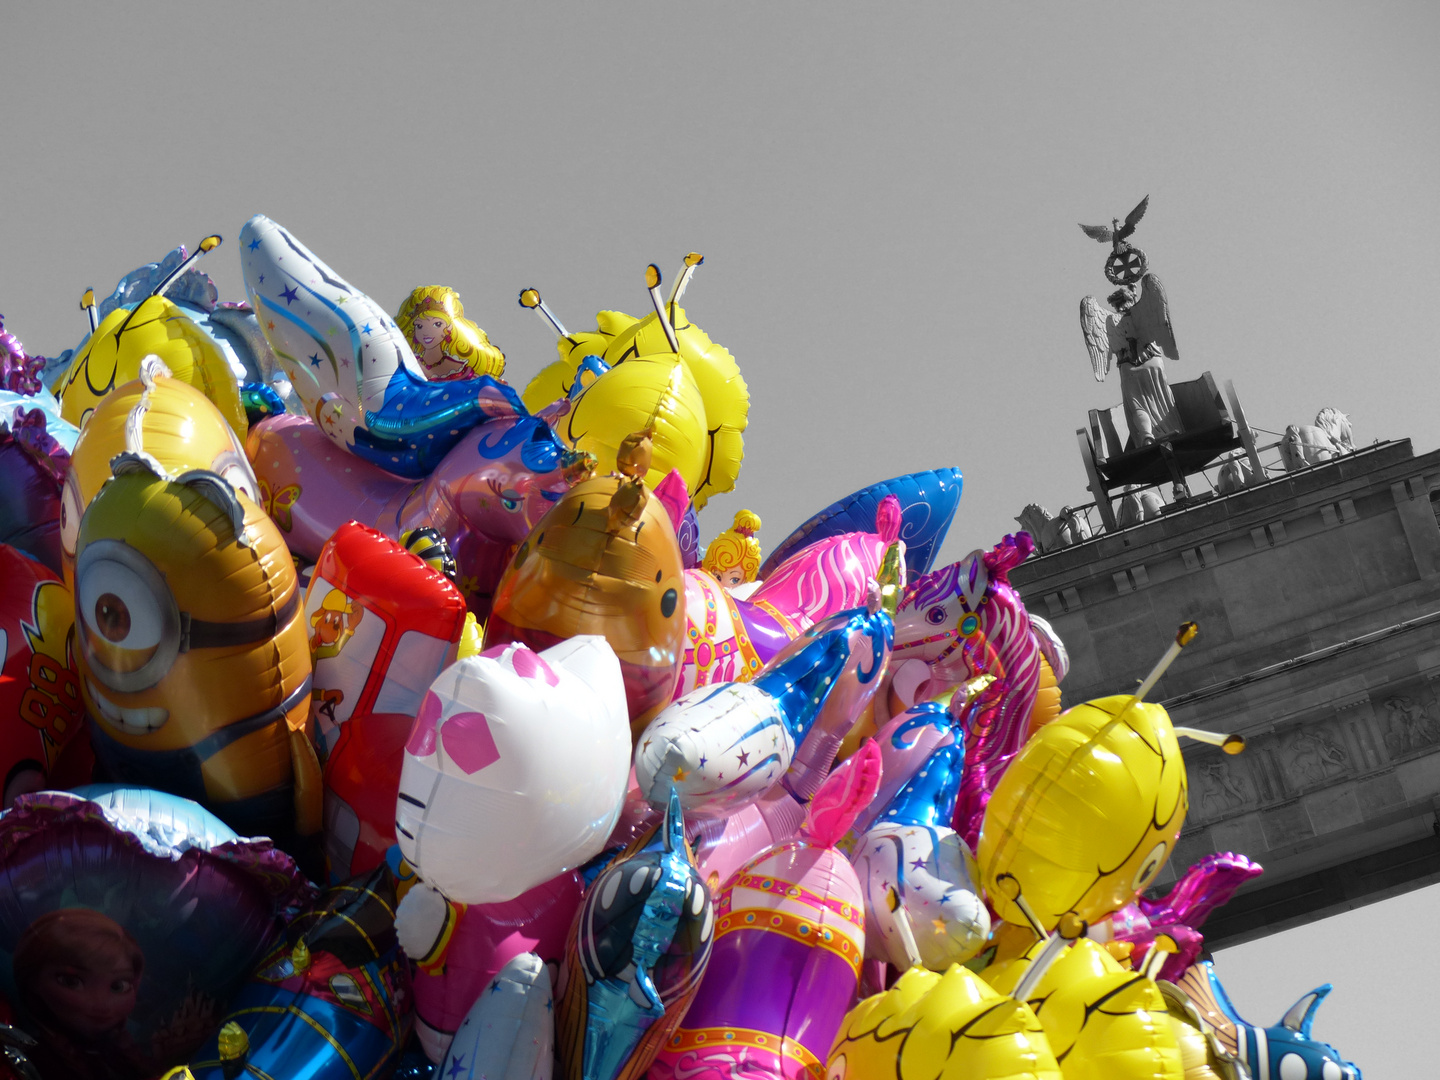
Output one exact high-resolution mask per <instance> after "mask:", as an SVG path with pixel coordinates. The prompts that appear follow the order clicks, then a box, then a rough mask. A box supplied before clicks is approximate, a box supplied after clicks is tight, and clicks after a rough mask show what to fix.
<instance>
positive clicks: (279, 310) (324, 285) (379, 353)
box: [240, 214, 486, 479]
mask: <svg viewBox="0 0 1440 1080" xmlns="http://www.w3.org/2000/svg"><path fill="white" fill-rule="evenodd" d="M240 252H241V255H240V258H241V265H242V267H243V269H244V272H245V292H246V294H247V295H248V296H249V297H250V304H251V306H252V307H253V308H254V309H255V313H256V315H257V316H258V317H259V319H260V325H261V328H262V329H263V330H264V332H265V339H266V340H267V341H269V343H270V347H271V348H272V349H274V351H275V356H276V357H277V358H278V359H279V361H280V364H281V366H282V367H284V369H285V374H287V375H288V376H289V377H290V381H291V382H292V383H293V384H294V386H295V392H296V393H297V394H298V395H299V396H300V400H301V401H303V402H304V403H305V413H306V415H308V416H309V417H310V418H311V419H312V420H314V421H315V423H316V424H318V425H319V427H320V430H321V431H323V432H324V433H325V435H326V436H327V437H328V438H329V439H330V440H331V441H332V442H333V443H334V444H335V445H336V446H338V447H339V448H340V449H342V450H345V451H347V452H349V453H352V454H355V455H356V456H358V457H362V458H364V459H365V460H367V461H369V462H370V463H371V464H374V465H378V466H380V467H381V468H382V469H384V470H386V471H387V472H391V473H395V474H396V475H398V476H406V477H410V478H412V479H419V478H420V477H423V476H425V475H426V474H428V473H429V472H431V470H433V469H434V468H435V466H436V465H438V464H439V463H440V461H441V459H442V458H444V457H445V455H446V454H447V453H448V452H449V451H450V449H451V448H452V447H453V446H454V445H455V444H456V443H457V442H459V441H460V438H461V437H462V436H463V435H464V434H465V433H466V432H467V431H469V430H470V429H471V428H473V427H474V426H475V425H476V424H478V423H480V422H481V421H483V420H484V419H485V416H486V413H485V410H484V408H483V407H482V405H481V402H480V400H479V396H478V394H477V393H475V391H474V390H473V389H472V383H470V382H458V383H450V382H435V383H432V382H427V381H426V379H425V376H424V374H422V372H421V370H420V365H419V364H418V363H417V362H416V360H415V355H414V353H412V352H411V350H410V346H409V344H408V343H407V342H406V340H405V334H404V332H403V331H401V329H400V328H399V327H398V326H397V325H396V324H395V320H394V319H392V318H391V317H390V316H389V315H388V314H387V313H386V311H385V309H384V308H383V307H382V306H381V305H379V304H377V303H376V302H375V301H374V300H372V299H370V297H368V296H366V295H365V294H364V293H362V292H360V291H359V290H358V289H355V288H353V287H352V286H351V285H349V284H348V283H346V282H345V281H344V280H343V279H342V278H341V277H340V276H339V275H337V274H336V273H335V271H333V270H331V269H330V267H328V266H326V265H325V264H324V263H323V262H321V261H320V260H319V259H318V258H316V257H315V256H314V255H313V254H312V253H311V252H310V251H309V249H307V248H306V247H305V246H304V245H302V244H301V243H300V242H299V241H298V240H296V239H295V238H294V237H293V236H291V235H290V233H289V232H287V231H286V230H285V229H284V228H282V227H281V226H280V225H278V224H276V223H275V222H273V221H271V220H270V219H269V218H267V217H265V216H263V215H260V214H257V215H256V216H255V217H253V218H251V219H250V220H249V221H247V222H246V223H245V227H244V228H243V229H241V230H240Z"/></svg>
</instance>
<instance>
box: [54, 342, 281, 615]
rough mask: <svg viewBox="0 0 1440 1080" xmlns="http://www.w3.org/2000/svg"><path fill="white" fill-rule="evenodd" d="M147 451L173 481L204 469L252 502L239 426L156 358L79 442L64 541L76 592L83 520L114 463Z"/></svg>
mask: <svg viewBox="0 0 1440 1080" xmlns="http://www.w3.org/2000/svg"><path fill="white" fill-rule="evenodd" d="M127 451H128V452H130V453H144V454H148V455H150V456H151V457H152V458H154V459H155V460H156V461H158V462H159V463H160V465H161V466H163V467H164V469H165V470H166V471H167V472H168V473H170V474H171V475H179V474H180V473H183V472H188V471H190V470H191V469H205V470H207V471H209V472H213V473H216V474H218V475H219V476H221V477H222V478H223V479H224V480H225V481H226V483H228V484H229V485H230V486H231V487H232V488H234V489H235V490H236V491H238V492H241V493H242V494H244V495H245V496H246V497H247V498H249V499H250V501H251V502H257V503H258V502H259V501H260V499H259V485H258V484H257V483H256V480H255V474H254V472H253V471H251V468H250V462H249V461H248V460H247V459H246V457H245V447H244V444H243V443H242V442H241V441H240V439H239V437H238V436H237V435H236V434H235V430H234V428H232V427H231V425H230V424H229V423H227V422H226V420H225V418H224V417H223V416H222V415H221V414H220V411H219V409H217V408H216V407H215V406H214V405H213V404H212V403H211V402H210V400H209V399H208V398H206V397H205V395H204V394H203V393H201V392H200V391H199V390H197V389H196V388H195V387H193V386H191V385H189V384H188V383H185V382H182V381H181V380H179V379H176V378H174V377H173V376H171V374H170V371H169V369H168V368H167V367H166V366H165V364H164V363H163V362H162V361H161V360H160V359H159V358H158V357H154V356H147V357H146V358H145V359H143V360H142V361H141V362H140V367H139V377H138V378H136V379H134V380H133V381H131V382H127V383H125V384H124V385H122V386H119V387H117V388H116V389H114V390H112V391H111V392H110V393H109V394H107V395H106V396H105V398H104V400H103V401H101V402H100V404H99V405H97V406H96V408H95V411H94V412H92V413H91V414H90V420H89V422H88V423H87V424H86V425H85V427H84V428H83V429H82V430H81V432H80V437H79V438H78V439H76V440H75V450H74V451H73V452H72V453H71V455H70V473H69V475H68V476H67V477H66V480H65V489H64V494H63V496H62V498H61V503H60V538H61V548H62V551H63V559H64V561H65V567H66V574H65V577H66V582H67V583H68V584H69V585H70V586H71V587H72V588H73V586H74V578H73V574H72V573H71V570H72V569H73V564H74V557H75V540H76V537H77V535H78V533H79V531H80V516H81V515H82V514H83V513H84V512H85V508H86V507H87V506H89V505H90V500H91V499H93V498H94V497H95V495H96V493H97V492H99V490H100V488H101V486H102V485H103V484H104V483H105V482H106V481H107V480H109V479H110V462H111V460H112V459H114V458H115V457H116V456H117V455H118V454H122V453H125V452H127Z"/></svg>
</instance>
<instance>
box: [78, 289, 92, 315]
mask: <svg viewBox="0 0 1440 1080" xmlns="http://www.w3.org/2000/svg"><path fill="white" fill-rule="evenodd" d="M94 306H95V290H94V289H86V290H85V295H84V296H82V297H80V310H81V311H84V310H85V309H86V308H88V307H94Z"/></svg>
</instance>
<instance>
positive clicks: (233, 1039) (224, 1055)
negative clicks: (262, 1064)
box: [218, 1020, 250, 1061]
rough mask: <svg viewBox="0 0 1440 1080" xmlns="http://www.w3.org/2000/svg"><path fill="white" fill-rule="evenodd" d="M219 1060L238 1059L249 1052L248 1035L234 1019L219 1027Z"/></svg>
mask: <svg viewBox="0 0 1440 1080" xmlns="http://www.w3.org/2000/svg"><path fill="white" fill-rule="evenodd" d="M218 1042H219V1044H220V1060H221V1061H238V1060H240V1059H241V1058H243V1057H244V1056H245V1055H246V1054H248V1053H249V1052H250V1036H249V1035H246V1034H245V1029H244V1028H242V1027H241V1026H240V1025H239V1024H237V1023H235V1021H234V1020H231V1021H229V1022H228V1023H226V1025H225V1026H224V1027H222V1028H221V1029H220V1037H219V1040H218Z"/></svg>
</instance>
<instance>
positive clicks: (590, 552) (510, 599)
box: [485, 474, 685, 734]
mask: <svg viewBox="0 0 1440 1080" xmlns="http://www.w3.org/2000/svg"><path fill="white" fill-rule="evenodd" d="M683 574H684V571H683V569H682V567H681V565H680V549H679V546H678V545H677V543H676V541H675V530H674V528H673V526H672V525H671V523H670V517H669V514H668V513H667V511H666V509H665V507H664V506H663V504H662V503H661V502H660V500H659V499H657V498H655V497H653V496H652V495H650V494H648V492H647V491H646V489H645V488H644V487H643V486H642V485H640V484H639V482H638V481H635V480H627V479H626V478H624V477H622V476H619V475H615V474H612V475H608V476H598V477H594V478H593V479H589V480H583V481H581V482H580V483H578V484H576V485H575V486H574V487H572V488H571V489H570V490H569V491H568V492H567V493H566V494H565V495H564V496H563V497H562V498H561V499H560V501H559V502H558V503H556V504H555V506H554V508H553V509H551V510H550V512H549V513H547V514H546V515H545V517H544V518H542V519H541V520H540V522H539V524H537V525H536V526H535V528H534V529H532V530H531V532H530V535H529V536H527V537H526V538H525V541H524V542H523V543H522V544H521V545H520V548H519V550H517V551H516V552H515V556H514V558H513V559H511V561H510V566H509V568H508V569H506V571H505V576H504V577H502V578H501V579H500V586H499V588H498V589H497V590H496V592H495V606H494V609H493V611H492V613H491V616H490V619H489V621H488V622H487V623H486V625H485V644H486V646H487V647H490V646H494V645H499V644H503V643H505V642H508V641H519V642H524V643H525V644H527V645H529V646H530V647H531V648H532V649H543V648H545V647H547V646H550V645H553V644H555V643H556V642H557V641H562V640H564V639H565V638H570V637H574V636H576V635H578V634H597V635H600V636H602V637H604V638H605V640H606V641H608V642H609V643H610V646H611V648H612V649H613V650H614V652H615V655H616V657H617V658H618V659H619V661H620V668H621V671H622V672H623V674H624V679H625V694H626V699H627V701H628V703H629V712H630V719H631V724H632V726H633V730H634V731H635V732H636V733H637V734H638V733H639V732H640V731H641V730H642V729H643V728H644V726H645V724H646V723H648V722H649V720H650V719H651V718H652V717H654V716H655V715H656V714H657V713H658V712H659V711H660V710H661V709H662V708H664V706H665V705H666V703H668V702H669V701H670V698H671V696H672V694H673V692H674V690H675V683H676V680H677V679H678V678H679V674H680V665H681V653H682V648H683V641H684V635H685V613H684V608H683V590H684V588H685V585H684V577H683Z"/></svg>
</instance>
